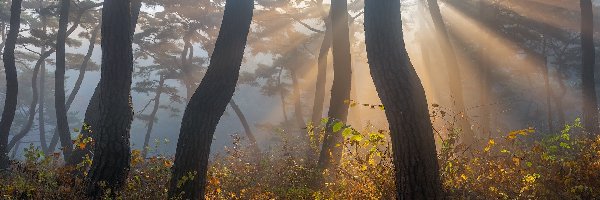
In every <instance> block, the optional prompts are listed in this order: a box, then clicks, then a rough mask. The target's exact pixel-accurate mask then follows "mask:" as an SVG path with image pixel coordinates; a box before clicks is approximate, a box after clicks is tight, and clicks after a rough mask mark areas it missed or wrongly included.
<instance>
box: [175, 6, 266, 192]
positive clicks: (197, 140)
mask: <svg viewBox="0 0 600 200" xmlns="http://www.w3.org/2000/svg"><path fill="white" fill-rule="evenodd" d="M253 8H254V1H251V0H227V1H226V4H225V13H224V16H223V21H222V23H221V30H220V31H219V36H218V38H217V41H216V44H215V49H214V51H213V54H212V56H211V59H210V65H209V67H208V70H207V72H206V75H205V76H204V79H203V80H202V82H201V83H200V86H199V87H198V89H197V90H196V92H195V93H194V95H193V96H192V98H191V99H190V102H189V103H188V105H187V107H186V110H185V113H184V114H183V120H182V122H181V130H180V134H179V140H178V142H177V151H176V154H175V162H174V165H173V168H172V171H173V175H172V177H171V180H170V187H169V197H170V198H173V197H176V196H179V195H182V197H183V199H204V194H205V185H206V173H207V167H208V158H209V154H210V145H211V143H212V139H213V134H214V132H215V129H216V127H217V123H218V122H219V119H220V118H221V116H222V115H223V113H224V112H225V108H226V107H227V104H228V103H229V102H230V101H231V98H232V96H233V93H234V91H235V87H236V84H237V79H238V76H239V70H240V65H241V63H242V58H243V56H244V49H245V46H246V41H247V36H248V32H249V29H250V23H251V21H252V11H253ZM188 174H195V175H193V176H194V178H193V179H192V180H188V181H186V182H184V183H183V184H181V185H178V182H179V181H180V180H181V179H182V177H184V176H188Z"/></svg>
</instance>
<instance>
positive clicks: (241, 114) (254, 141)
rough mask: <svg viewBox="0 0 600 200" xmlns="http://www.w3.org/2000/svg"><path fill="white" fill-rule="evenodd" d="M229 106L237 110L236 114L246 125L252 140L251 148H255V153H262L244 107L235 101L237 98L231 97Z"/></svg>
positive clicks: (249, 137)
mask: <svg viewBox="0 0 600 200" xmlns="http://www.w3.org/2000/svg"><path fill="white" fill-rule="evenodd" d="M229 106H231V108H232V109H233V112H235V115H237V117H238V118H239V119H240V123H242V127H244V132H246V137H248V140H249V141H250V145H251V148H252V149H254V151H255V153H258V154H260V148H259V147H258V143H257V142H256V137H254V133H252V128H250V124H249V123H248V120H246V116H245V115H244V113H243V112H242V109H240V107H239V106H238V105H237V103H235V100H233V99H231V101H230V102H229Z"/></svg>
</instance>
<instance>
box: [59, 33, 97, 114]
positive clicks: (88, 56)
mask: <svg viewBox="0 0 600 200" xmlns="http://www.w3.org/2000/svg"><path fill="white" fill-rule="evenodd" d="M99 29H100V25H98V26H97V27H96V28H94V30H93V31H92V35H91V36H90V40H89V42H90V43H89V45H88V50H87V53H86V54H85V56H84V57H83V62H81V66H80V67H79V75H78V76H77V80H76V81H75V85H74V86H73V90H71V94H69V98H68V99H67V103H66V108H67V111H69V109H70V108H71V105H72V104H73V101H74V100H75V97H76V96H77V93H79V89H81V84H82V83H83V79H84V78H85V73H86V72H87V67H88V64H89V62H90V59H91V58H92V54H93V53H94V48H95V47H96V39H97V38H98V30H99Z"/></svg>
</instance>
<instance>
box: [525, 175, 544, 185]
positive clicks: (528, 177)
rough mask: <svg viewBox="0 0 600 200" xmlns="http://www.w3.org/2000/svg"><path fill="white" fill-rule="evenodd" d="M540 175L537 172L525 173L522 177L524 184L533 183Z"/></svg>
mask: <svg viewBox="0 0 600 200" xmlns="http://www.w3.org/2000/svg"><path fill="white" fill-rule="evenodd" d="M540 177H541V175H540V174H537V173H534V174H527V175H525V177H523V182H524V183H526V184H533V183H535V181H536V180H537V179H539V178H540Z"/></svg>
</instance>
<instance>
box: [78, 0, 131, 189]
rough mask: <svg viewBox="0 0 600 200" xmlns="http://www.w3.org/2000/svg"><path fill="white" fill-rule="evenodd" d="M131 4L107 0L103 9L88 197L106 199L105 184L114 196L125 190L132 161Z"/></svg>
mask: <svg viewBox="0 0 600 200" xmlns="http://www.w3.org/2000/svg"><path fill="white" fill-rule="evenodd" d="M131 31H132V30H131V13H130V2H129V1H128V0H105V1H104V7H103V8H102V42H101V43H102V64H101V75H100V89H99V91H100V95H99V113H100V117H99V121H98V124H97V125H96V128H95V129H94V130H95V133H94V135H95V138H94V139H95V144H94V156H93V162H92V165H91V167H90V171H89V173H88V174H89V175H88V176H87V177H86V178H87V191H86V192H87V195H89V196H91V197H98V196H99V195H102V193H103V191H102V190H103V188H102V187H101V186H100V183H101V182H103V183H105V184H106V186H107V187H105V188H109V189H111V191H112V192H118V191H120V190H121V189H122V187H123V186H124V184H125V180H126V178H127V174H128V173H129V162H130V159H131V152H130V148H131V147H130V144H129V134H130V133H129V131H130V129H131V122H132V120H133V111H132V107H131V98H130V94H131V79H132V71H133V52H132V45H131V41H132V40H131V39H132V37H131Z"/></svg>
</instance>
